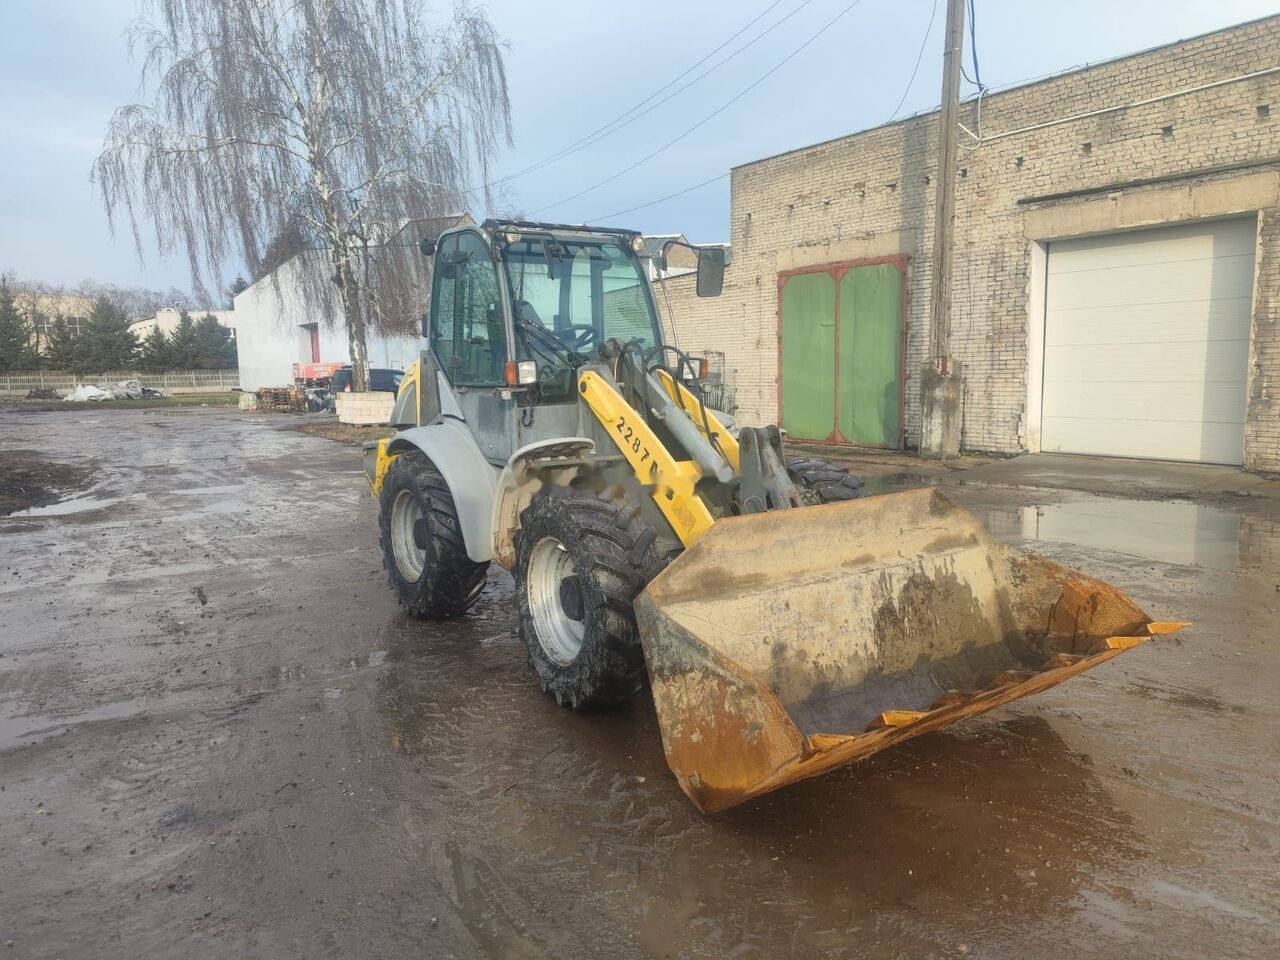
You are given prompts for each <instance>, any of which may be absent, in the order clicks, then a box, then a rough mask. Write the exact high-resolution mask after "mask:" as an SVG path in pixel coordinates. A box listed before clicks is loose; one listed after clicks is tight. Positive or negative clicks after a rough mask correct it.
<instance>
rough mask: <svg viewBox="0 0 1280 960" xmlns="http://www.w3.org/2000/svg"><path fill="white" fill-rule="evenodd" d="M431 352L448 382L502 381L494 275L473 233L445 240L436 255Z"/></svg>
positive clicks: (483, 246)
mask: <svg viewBox="0 0 1280 960" xmlns="http://www.w3.org/2000/svg"><path fill="white" fill-rule="evenodd" d="M431 348H432V350H433V351H434V352H435V355H436V358H437V359H438V360H439V361H440V365H441V367H443V368H444V372H445V376H447V377H448V378H449V380H450V382H451V383H454V384H464V385H466V384H475V385H492V384H500V383H501V382H502V366H503V363H504V362H505V361H506V355H507V346H506V336H505V333H504V330H503V324H502V308H501V302H500V300H499V298H498V273H497V269H496V268H495V266H494V263H493V258H492V257H491V256H490V255H489V249H488V247H487V246H486V244H485V242H484V241H483V240H482V239H481V238H480V237H479V236H478V235H477V234H474V233H469V232H468V233H457V234H453V235H451V236H449V237H446V238H445V239H444V240H443V241H442V242H441V244H440V248H439V250H438V251H437V252H436V260H435V276H434V279H433V291H432V295H431Z"/></svg>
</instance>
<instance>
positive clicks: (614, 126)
mask: <svg viewBox="0 0 1280 960" xmlns="http://www.w3.org/2000/svg"><path fill="white" fill-rule="evenodd" d="M782 2H783V0H774V2H773V3H771V4H769V6H767V7H765V8H764V9H763V10H761V11H760V12H759V13H758V14H756V15H755V16H754V17H752V18H751V19H750V20H748V21H747V23H746V24H745V25H743V26H742V27H741V28H740V29H738V31H737V32H736V33H734V34H733V35H731V36H730V37H729V38H728V39H727V40H725V41H724V42H723V43H721V44H720V45H719V46H718V47H716V48H715V49H714V50H712V51H711V52H710V53H708V54H706V56H704V57H702V59H700V60H698V61H697V62H696V63H694V64H693V65H692V66H691V67H688V68H687V69H686V70H684V71H683V72H682V73H679V74H677V75H676V76H675V77H673V78H672V79H671V80H668V81H667V82H666V83H665V84H663V85H662V86H661V87H659V88H658V89H657V90H655V91H653V93H651V94H649V95H648V96H647V97H645V98H643V99H642V100H640V102H639V103H637V104H636V105H635V106H633V107H631V109H629V110H626V111H624V112H623V113H620V114H618V116H616V117H614V118H613V119H612V120H610V121H609V122H608V123H605V124H604V125H602V126H600V127H597V128H596V129H595V130H593V131H591V133H588V134H587V135H586V136H584V137H581V138H580V139H578V140H575V141H574V142H573V143H571V144H569V145H568V146H567V147H564V148H562V149H561V150H559V151H558V152H556V153H554V154H552V155H550V156H548V157H544V158H543V159H542V160H539V161H538V162H537V163H534V164H531V165H530V166H527V167H524V168H522V169H520V170H517V171H515V172H514V173H509V174H507V175H505V176H502V177H498V178H497V179H496V180H491V181H489V182H488V183H484V184H481V185H480V186H478V187H472V188H471V189H469V190H467V193H470V194H475V193H478V192H480V191H481V190H487V189H488V188H490V187H495V186H498V185H500V184H504V183H508V182H510V181H512V180H515V179H517V178H519V177H523V176H525V175H526V174H529V173H533V172H534V171H535V170H541V169H542V168H543V167H545V166H548V165H549V164H552V163H555V162H557V161H559V160H563V159H564V158H565V157H568V156H570V155H571V154H574V153H577V152H578V151H580V150H585V149H586V148H587V147H590V146H593V145H594V144H596V143H599V142H600V141H601V140H604V139H606V138H608V137H610V136H612V135H613V134H615V133H617V132H618V131H619V130H621V129H622V128H623V127H627V126H630V125H631V124H633V123H635V122H636V121H637V120H639V119H640V118H641V117H644V116H647V115H648V114H650V113H652V112H653V111H654V110H656V109H657V108H658V107H660V106H662V105H663V104H664V103H666V102H667V101H669V100H670V99H671V98H672V97H675V96H677V95H679V94H680V93H683V92H684V91H685V90H688V89H689V87H691V86H693V85H694V84H695V83H697V82H698V81H700V80H702V79H703V78H704V77H707V76H709V75H711V74H712V73H714V72H715V71H716V70H719V69H720V68H721V67H723V66H724V65H725V64H726V63H728V62H729V61H730V60H732V59H734V58H735V57H737V56H739V55H740V54H742V53H745V52H746V51H747V50H748V49H749V48H751V47H753V46H754V45H755V44H756V43H758V42H759V41H760V40H762V39H764V37H765V36H767V35H768V34H770V33H772V32H773V31H774V30H776V29H777V28H778V27H780V26H782V24H784V23H785V22H786V21H788V20H790V19H791V18H792V17H794V16H795V15H796V14H797V13H799V12H800V11H801V10H803V9H804V8H805V7H807V6H808V5H809V4H810V3H812V2H813V0H803V2H801V3H800V5H799V6H798V7H796V8H795V9H794V10H792V11H790V12H789V13H786V14H784V15H783V16H782V17H781V18H780V19H778V20H776V21H775V22H774V23H772V24H771V25H770V26H768V27H766V28H765V29H764V30H763V31H761V32H760V33H759V34H757V35H756V36H755V37H753V38H752V39H751V40H748V41H747V42H746V43H745V44H743V45H742V46H741V47H739V48H738V49H737V50H734V51H733V52H732V53H730V54H729V55H728V56H726V57H724V58H723V59H721V60H719V61H718V62H716V63H714V64H712V65H711V66H710V67H708V68H707V69H706V70H704V71H703V72H702V73H700V74H698V75H697V76H696V77H694V78H693V79H692V80H690V81H689V82H688V83H686V84H684V85H682V86H680V87H679V88H678V89H676V90H673V91H671V93H670V94H668V95H667V96H666V97H663V98H662V100H658V99H657V98H658V97H659V96H660V95H661V94H663V93H664V92H665V91H666V90H668V89H669V88H670V87H672V86H673V85H674V84H676V83H678V82H679V81H680V80H682V79H683V78H684V77H687V76H688V75H689V74H690V73H692V72H693V71H694V70H696V69H698V67H700V66H702V65H703V64H704V63H706V62H707V61H708V60H710V59H711V58H712V57H714V56H715V55H716V54H717V53H719V52H720V51H721V50H723V49H724V48H725V47H727V46H728V45H729V44H731V43H732V42H733V41H734V40H736V39H738V37H740V36H742V35H743V34H744V33H746V32H747V31H748V30H749V29H751V27H753V26H754V25H755V24H757V23H758V22H759V21H760V20H761V19H763V18H764V17H765V15H766V14H768V13H769V12H770V11H772V10H773V9H774V8H775V7H777V6H778V5H779V4H780V3H782ZM650 101H653V102H652V103H651V102H650ZM646 104H649V106H648V108H647V109H644V110H641V108H642V107H644V106H645V105H646ZM637 110H640V111H641V112H639V113H636V111H637ZM633 114H634V116H633Z"/></svg>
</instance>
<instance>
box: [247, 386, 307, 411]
mask: <svg viewBox="0 0 1280 960" xmlns="http://www.w3.org/2000/svg"><path fill="white" fill-rule="evenodd" d="M257 392H258V409H259V410H265V411H267V412H269V413H296V412H297V411H299V410H305V409H306V406H307V397H306V394H304V393H303V392H302V391H301V390H299V389H298V388H297V387H259V388H258V391H257Z"/></svg>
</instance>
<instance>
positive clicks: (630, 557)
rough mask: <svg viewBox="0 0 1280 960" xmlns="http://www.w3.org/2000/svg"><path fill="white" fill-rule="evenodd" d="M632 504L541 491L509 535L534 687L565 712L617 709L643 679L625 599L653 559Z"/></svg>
mask: <svg viewBox="0 0 1280 960" xmlns="http://www.w3.org/2000/svg"><path fill="white" fill-rule="evenodd" d="M639 513H640V511H639V509H638V508H636V507H628V506H627V505H626V504H624V503H619V502H616V501H613V500H610V499H609V498H608V497H605V496H601V495H599V494H594V493H591V492H590V491H577V490H572V489H569V488H565V487H547V488H545V489H544V490H543V491H542V492H541V493H539V494H538V495H537V496H536V497H535V498H534V500H533V502H532V503H531V504H530V505H529V506H528V507H527V508H526V509H525V511H524V513H523V514H521V517H520V529H519V530H518V531H517V532H516V538H515V546H516V565H515V569H514V570H513V571H512V572H513V573H514V575H515V581H516V605H517V607H518V610H519V615H520V638H521V640H523V641H524V644H525V649H526V650H527V651H528V654H529V663H530V665H532V667H533V669H534V672H535V673H537V675H538V679H539V681H541V683H542V689H543V690H545V691H546V692H548V693H550V694H551V695H552V696H554V697H555V698H556V702H557V703H559V704H560V705H561V706H566V707H570V708H572V709H574V710H582V709H587V708H591V707H611V706H617V705H619V704H621V703H624V702H625V701H627V700H629V699H630V698H631V697H633V696H634V695H635V694H636V693H638V692H639V691H640V690H641V689H642V688H643V686H644V682H645V665H644V652H643V650H642V649H641V647H640V634H639V630H638V629H637V627H636V619H635V613H634V612H633V610H632V603H633V601H634V600H635V597H636V595H637V594H638V593H639V592H640V591H641V590H643V589H644V586H645V584H646V583H648V581H649V580H650V579H651V578H652V577H653V575H654V574H655V573H656V572H657V570H658V568H659V563H658V560H657V557H656V555H655V552H654V548H653V541H654V533H653V531H652V530H650V529H648V528H646V527H645V526H644V524H643V523H642V522H641V521H640V519H639Z"/></svg>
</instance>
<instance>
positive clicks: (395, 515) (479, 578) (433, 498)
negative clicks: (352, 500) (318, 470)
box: [378, 450, 489, 620]
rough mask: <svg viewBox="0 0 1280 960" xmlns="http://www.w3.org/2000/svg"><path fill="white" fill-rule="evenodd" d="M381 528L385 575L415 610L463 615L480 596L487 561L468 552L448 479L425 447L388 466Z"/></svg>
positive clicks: (431, 615) (438, 616)
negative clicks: (426, 451)
mask: <svg viewBox="0 0 1280 960" xmlns="http://www.w3.org/2000/svg"><path fill="white" fill-rule="evenodd" d="M378 532H379V539H380V541H381V544H382V563H383V566H385V567H386V568H387V577H388V579H389V580H390V581H391V586H392V587H394V588H395V591H396V596H397V597H398V598H399V600H400V603H401V604H403V605H404V608H405V609H406V610H408V612H409V613H411V614H412V615H413V616H415V617H422V618H424V619H430V620H443V619H447V618H449V617H457V616H461V615H462V614H464V613H466V612H467V610H468V609H470V607H471V606H472V605H473V604H474V603H475V602H476V601H477V600H479V599H480V593H481V591H483V590H484V584H485V579H486V576H487V574H488V570H489V564H488V563H475V562H474V561H473V560H471V558H469V557H468V556H467V547H466V543H465V542H464V541H463V538H462V526H461V524H460V523H459V522H458V508H457V506H456V505H455V504H454V502H453V494H452V493H450V492H449V484H448V483H446V482H445V479H444V476H443V475H442V474H441V473H440V471H439V470H437V469H436V467H435V464H433V463H432V462H431V461H430V460H428V459H427V457H426V455H425V454H424V453H422V452H421V451H418V450H410V451H407V452H405V453H402V454H400V455H399V456H398V457H396V458H395V460H393V461H392V463H391V466H390V467H388V468H387V473H386V476H385V477H384V478H383V481H382V494H381V496H380V498H379V511H378Z"/></svg>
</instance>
